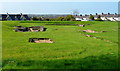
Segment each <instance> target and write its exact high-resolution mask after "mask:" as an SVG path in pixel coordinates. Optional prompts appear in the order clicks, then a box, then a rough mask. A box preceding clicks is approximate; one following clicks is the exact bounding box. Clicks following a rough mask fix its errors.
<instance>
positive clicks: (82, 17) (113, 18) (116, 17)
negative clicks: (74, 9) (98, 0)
mask: <svg viewBox="0 0 120 71" xmlns="http://www.w3.org/2000/svg"><path fill="white" fill-rule="evenodd" d="M90 15H91V14H90ZM90 15H75V16H74V17H75V20H77V21H90V19H89V17H90ZM98 15H99V16H100V17H101V19H102V20H103V21H106V20H109V21H120V14H110V13H108V14H103V13H102V14H96V15H93V16H94V19H97V18H98Z"/></svg>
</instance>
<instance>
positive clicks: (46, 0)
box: [1, 0, 119, 2]
mask: <svg viewBox="0 0 120 71" xmlns="http://www.w3.org/2000/svg"><path fill="white" fill-rule="evenodd" d="M118 1H119V0H1V2H118Z"/></svg>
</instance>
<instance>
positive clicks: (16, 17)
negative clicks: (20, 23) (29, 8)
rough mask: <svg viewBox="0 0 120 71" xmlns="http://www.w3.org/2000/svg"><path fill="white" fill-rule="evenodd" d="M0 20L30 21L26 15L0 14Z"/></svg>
mask: <svg viewBox="0 0 120 71" xmlns="http://www.w3.org/2000/svg"><path fill="white" fill-rule="evenodd" d="M0 20H30V18H29V17H28V15H26V14H22V13H21V14H8V13H7V14H1V15H0Z"/></svg>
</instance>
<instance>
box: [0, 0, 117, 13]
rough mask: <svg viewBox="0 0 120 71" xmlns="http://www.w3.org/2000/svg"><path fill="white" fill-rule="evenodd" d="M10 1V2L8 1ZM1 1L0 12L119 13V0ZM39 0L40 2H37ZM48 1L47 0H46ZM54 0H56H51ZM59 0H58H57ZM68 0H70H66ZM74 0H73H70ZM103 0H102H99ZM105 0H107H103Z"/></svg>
mask: <svg viewBox="0 0 120 71" xmlns="http://www.w3.org/2000/svg"><path fill="white" fill-rule="evenodd" d="M7 1H8V2H7ZM7 1H6V2H5V0H4V2H2V3H1V10H0V13H25V14H72V12H73V11H74V10H77V11H79V13H80V14H95V13H102V12H103V13H108V12H109V13H113V14H114V13H118V2H117V1H118V0H114V2H112V1H113V0H109V1H111V2H75V1H78V0H74V2H62V0H59V1H61V2H42V1H43V0H42V1H38V0H35V1H34V2H30V0H29V2H27V0H26V2H22V1H21V2H15V1H14V0H11V1H13V2H9V1H10V0H7ZM17 1H19V0H17ZM37 1H38V2H37ZM46 1H47V0H46ZM51 1H54V0H51ZM56 1H57V0H56ZM64 1H68V0H64ZM69 1H73V0H69ZM84 1H87V0H84ZM89 1H94V0H89ZM97 1H102V0H97ZM103 1H105V0H103ZM107 1H108V0H107Z"/></svg>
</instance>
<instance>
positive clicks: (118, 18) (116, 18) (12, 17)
mask: <svg viewBox="0 0 120 71" xmlns="http://www.w3.org/2000/svg"><path fill="white" fill-rule="evenodd" d="M90 15H91V14H90ZM90 15H74V17H75V20H76V21H90V19H89V17H90ZM98 15H100V17H101V19H102V20H104V21H105V20H109V21H120V14H116V13H115V14H110V13H108V14H104V13H102V14H97V13H96V15H93V16H94V19H97V18H98ZM40 16H41V15H39V17H40ZM44 16H45V18H57V17H60V16H62V17H63V16H66V15H42V17H44ZM32 17H38V15H29V14H22V13H20V14H8V13H7V14H0V20H30V19H31V18H32Z"/></svg>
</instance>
